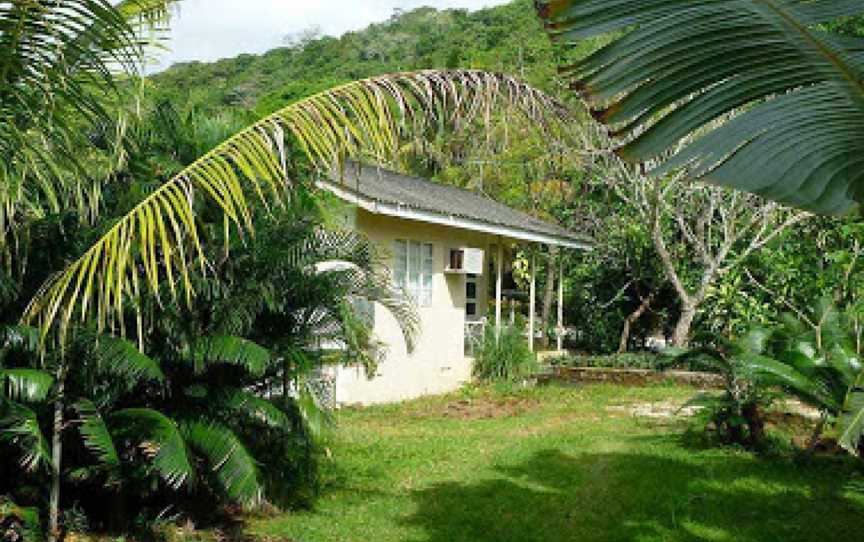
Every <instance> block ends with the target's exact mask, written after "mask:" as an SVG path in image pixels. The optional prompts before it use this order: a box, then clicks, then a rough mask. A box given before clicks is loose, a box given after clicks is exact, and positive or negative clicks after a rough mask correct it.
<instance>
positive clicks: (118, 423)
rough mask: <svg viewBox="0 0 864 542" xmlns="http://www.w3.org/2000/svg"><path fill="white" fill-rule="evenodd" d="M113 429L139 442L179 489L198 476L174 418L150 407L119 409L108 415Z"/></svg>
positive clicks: (113, 432)
mask: <svg viewBox="0 0 864 542" xmlns="http://www.w3.org/2000/svg"><path fill="white" fill-rule="evenodd" d="M108 424H109V427H110V428H111V433H112V434H114V435H116V436H118V437H123V438H127V439H129V440H131V441H132V442H136V443H137V444H138V446H139V447H140V449H141V450H142V451H143V452H144V453H145V454H146V455H147V456H148V457H149V458H150V459H151V460H152V462H153V467H154V468H155V469H156V471H157V472H158V473H159V475H160V476H161V477H162V479H163V480H165V483H166V484H168V486H170V487H172V488H174V489H177V488H179V487H181V486H183V485H184V484H186V483H188V482H190V481H191V480H192V479H193V478H194V470H193V467H192V464H191V463H190V462H189V455H188V453H187V451H186V442H185V441H184V440H183V436H182V435H181V434H180V430H179V428H178V427H177V424H176V423H174V420H172V419H170V418H168V417H167V416H165V415H164V414H162V413H161V412H158V411H156V410H152V409H148V408H130V409H126V410H119V411H117V412H115V413H113V414H111V415H110V416H109V418H108Z"/></svg>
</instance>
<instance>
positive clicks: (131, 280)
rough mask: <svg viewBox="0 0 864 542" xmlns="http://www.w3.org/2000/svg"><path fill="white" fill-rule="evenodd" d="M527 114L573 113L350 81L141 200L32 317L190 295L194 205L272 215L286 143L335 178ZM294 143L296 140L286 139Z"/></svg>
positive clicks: (459, 76) (508, 90)
mask: <svg viewBox="0 0 864 542" xmlns="http://www.w3.org/2000/svg"><path fill="white" fill-rule="evenodd" d="M493 108H494V109H504V108H510V109H515V110H519V111H521V112H522V113H523V114H525V115H527V116H528V117H530V118H531V119H534V120H536V121H537V123H539V124H540V125H548V124H549V123H551V122H553V121H555V120H558V119H559V118H561V117H562V116H563V115H564V110H563V108H562V107H561V106H560V105H559V104H557V103H556V102H555V101H553V100H552V99H551V98H550V97H548V96H546V95H545V94H543V93H541V92H539V91H537V90H536V89H533V88H531V87H529V86H527V85H525V84H523V83H521V82H519V81H518V80H516V79H514V78H512V77H510V76H506V75H501V74H494V73H485V72H478V71H471V70H454V71H420V72H411V73H401V74H394V75H384V76H379V77H373V78H370V79H364V80H361V81H356V82H353V83H348V84H346V85H342V86H339V87H336V88H333V89H331V90H328V91H325V92H322V93H319V94H316V95H314V96H311V97H309V98H306V99H303V100H300V101H298V102H295V103H293V104H291V105H289V106H287V107H285V108H283V109H281V110H279V111H276V112H275V113H273V114H272V115H270V116H268V117H266V118H264V119H262V120H260V121H258V122H256V123H255V124H253V125H251V126H249V127H248V128H246V129H244V130H242V131H241V132H239V133H237V134H236V135H234V136H233V137H231V138H229V139H228V140H226V141H225V142H224V143H222V144H220V145H219V146H217V147H216V148H214V149H213V150H211V151H210V152H208V153H207V154H205V155H204V156H202V157H201V158H200V159H199V160H197V161H196V162H194V163H193V164H191V165H190V166H188V167H187V168H186V169H184V170H182V171H181V172H180V173H178V174H177V175H176V176H175V177H174V178H172V179H171V180H169V181H168V182H166V183H165V184H163V185H162V186H161V187H160V188H159V189H158V190H156V191H154V192H153V193H152V194H150V195H149V196H148V197H147V198H145V199H144V200H143V201H141V203H140V204H139V205H137V206H136V207H135V208H134V209H132V211H130V213H129V214H127V215H126V216H124V217H123V218H121V219H120V220H119V221H117V223H116V224H115V225H114V226H113V227H112V228H111V229H110V230H109V231H108V232H107V233H106V234H105V235H104V236H103V237H102V238H101V239H99V240H98V241H97V242H96V243H95V244H94V245H93V246H92V247H91V248H90V249H89V250H87V252H85V253H84V255H82V256H81V257H80V258H79V259H78V260H77V261H75V262H73V263H72V264H71V265H69V266H68V267H67V268H66V269H65V270H64V271H63V272H61V273H59V274H58V275H56V276H55V277H54V278H53V279H52V280H51V281H49V282H48V283H47V284H46V285H44V287H43V289H42V290H41V292H40V293H39V295H37V296H36V297H35V298H34V300H33V301H32V302H31V304H30V306H29V308H28V310H27V311H26V314H25V316H24V322H38V324H39V325H40V326H41V328H42V329H43V332H44V333H47V331H48V330H49V329H50V328H51V327H52V326H53V325H54V324H55V323H59V329H60V331H61V334H63V333H64V332H65V330H66V328H67V327H68V325H69V323H70V321H71V320H72V319H73V317H74V315H75V314H76V309H77V314H79V317H80V318H82V319H83V318H86V317H87V316H88V315H89V314H91V312H93V313H95V316H96V319H97V322H98V324H99V326H100V329H104V328H105V326H110V327H114V326H115V324H116V323H117V322H118V321H119V318H120V316H121V315H122V314H123V311H124V308H126V307H127V306H128V304H129V302H128V298H129V297H135V296H136V295H137V294H138V293H140V292H141V291H142V290H143V289H149V290H150V291H151V292H153V293H154V294H156V295H158V292H159V284H160V283H161V282H162V281H163V280H164V281H166V282H167V284H168V286H169V288H170V291H171V295H172V297H177V296H178V292H177V291H178V290H182V291H183V293H184V294H185V296H186V299H187V302H188V301H189V300H190V299H191V296H192V295H193V291H192V290H193V288H192V285H191V282H190V279H189V273H190V269H191V268H192V267H193V266H198V267H200V269H201V271H202V272H203V271H205V270H206V261H205V257H204V254H203V249H202V246H201V240H200V237H201V236H200V235H199V227H198V225H197V224H196V220H195V213H196V209H195V205H196V202H199V201H202V200H207V201H210V202H213V203H215V204H216V205H218V207H219V208H221V210H222V211H223V212H224V220H225V228H226V229H231V228H232V227H233V228H236V229H238V230H240V231H247V232H248V231H251V230H252V211H251V202H250V198H253V199H256V200H258V201H260V202H262V203H263V204H264V205H265V206H267V207H269V208H274V207H279V206H280V205H282V204H283V203H284V202H285V201H286V198H288V197H289V195H290V190H291V180H290V179H288V178H287V176H288V172H287V168H286V160H287V154H286V145H287V144H290V143H296V145H298V146H299V147H300V148H301V149H302V150H303V151H304V152H305V154H306V155H307V156H308V158H309V159H310V161H311V162H312V163H313V164H314V165H315V166H317V167H319V168H321V169H322V170H323V171H327V172H329V171H330V170H331V168H332V167H333V165H334V164H341V163H342V162H343V160H344V157H346V156H361V155H362V156H366V157H369V158H371V159H374V160H376V161H379V162H385V161H387V160H388V158H389V157H391V156H393V155H394V153H395V152H396V150H398V147H399V143H400V141H401V140H404V139H406V138H411V137H415V138H416V137H422V136H423V135H425V134H427V133H428V132H430V131H434V130H437V129H438V128H439V127H440V126H442V125H454V126H460V125H463V124H465V123H468V122H469V121H470V120H471V119H474V118H477V117H478V115H482V114H484V113H486V112H488V111H490V110H492V109H493ZM286 136H290V137H286Z"/></svg>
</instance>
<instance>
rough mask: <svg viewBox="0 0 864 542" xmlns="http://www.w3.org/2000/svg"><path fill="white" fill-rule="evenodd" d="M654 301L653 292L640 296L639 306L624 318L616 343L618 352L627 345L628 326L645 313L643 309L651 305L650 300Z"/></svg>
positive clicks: (628, 338)
mask: <svg viewBox="0 0 864 542" xmlns="http://www.w3.org/2000/svg"><path fill="white" fill-rule="evenodd" d="M652 301H654V293H653V292H652V293H651V294H650V295H648V296H647V297H643V298H642V303H641V304H640V305H639V307H637V308H636V310H635V311H633V312H631V313H630V315H629V316H627V318H625V319H624V328H623V329H621V340H620V341H619V343H618V353H619V354H623V353H625V352H626V351H627V345H628V343H629V342H630V328H631V327H632V326H633V324H635V323H636V321H637V320H639V318H641V317H642V315H643V314H645V311H647V310H648V308H649V307H650V306H651V302H652Z"/></svg>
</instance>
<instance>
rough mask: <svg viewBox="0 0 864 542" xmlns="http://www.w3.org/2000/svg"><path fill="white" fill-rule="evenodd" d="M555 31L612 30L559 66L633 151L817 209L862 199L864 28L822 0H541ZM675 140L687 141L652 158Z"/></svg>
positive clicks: (863, 7) (845, 7) (593, 33)
mask: <svg viewBox="0 0 864 542" xmlns="http://www.w3.org/2000/svg"><path fill="white" fill-rule="evenodd" d="M538 7H539V11H540V14H541V17H543V18H544V19H545V21H546V24H547V28H548V29H549V32H550V34H551V35H552V37H553V38H555V39H556V40H558V41H562V42H575V41H577V40H585V39H594V38H598V37H608V36H611V42H610V43H609V44H608V45H606V46H604V47H602V48H601V49H599V50H598V51H597V52H595V53H594V54H592V55H590V56H589V57H587V58H585V59H583V60H581V61H579V62H577V63H576V64H575V65H574V66H571V67H569V68H567V69H566V70H567V71H568V72H569V73H571V74H572V75H573V76H574V77H575V79H576V81H575V82H574V88H576V89H577V90H579V91H580V92H581V93H582V95H583V96H584V97H585V98H586V99H587V101H588V103H589V105H590V106H591V107H592V108H593V109H594V111H593V113H594V115H595V117H596V118H597V119H599V120H600V121H601V122H603V123H605V124H607V125H609V126H610V127H611V129H612V130H613V131H612V133H613V136H614V137H615V138H616V139H617V141H618V143H620V144H621V147H620V148H619V149H618V152H619V154H620V155H621V156H623V157H624V158H625V159H627V160H628V161H631V162H638V163H647V164H649V165H651V164H653V165H656V164H657V163H658V162H660V163H662V165H660V166H659V167H656V168H655V169H654V173H655V174H658V175H660V174H663V173H665V172H668V171H670V170H671V169H676V168H679V167H681V166H688V167H689V170H690V171H689V172H690V174H691V175H692V177H694V178H696V179H701V180H705V181H708V182H711V183H715V184H719V185H723V186H729V187H732V188H737V189H741V190H745V191H748V192H752V193H755V194H759V195H762V196H764V197H766V198H768V199H772V200H775V201H778V202H781V203H785V204H789V205H792V206H796V207H800V208H803V209H807V210H810V211H814V212H818V213H824V214H840V213H845V212H848V211H850V210H851V209H852V208H853V207H856V206H857V205H858V203H859V202H861V201H864V129H862V128H864V55H862V51H864V40H862V39H860V38H851V37H841V36H838V35H833V34H829V33H827V32H825V31H823V30H822V27H821V26H820V24H821V23H827V22H830V21H833V20H835V19H837V18H839V17H843V16H850V15H856V14H861V13H864V3H862V2H858V1H850V2H836V1H831V0H814V1H810V2H801V1H798V0H772V1H770V2H754V1H752V0H729V1H722V2H718V1H716V0H696V1H694V0H613V1H610V0H540V1H539V2H538ZM682 140H684V141H685V142H689V143H688V144H685V145H684V147H683V150H681V151H680V152H678V153H677V154H676V155H675V156H674V157H672V158H671V159H669V160H666V161H665V162H663V160H664V158H665V157H666V156H667V155H668V153H669V152H671V151H672V150H674V149H675V148H676V147H678V146H679V145H680V144H681V142H682Z"/></svg>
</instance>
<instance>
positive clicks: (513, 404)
mask: <svg viewBox="0 0 864 542" xmlns="http://www.w3.org/2000/svg"><path fill="white" fill-rule="evenodd" d="M536 406H537V401H536V400H534V399H526V398H519V397H512V398H507V399H495V400H492V399H485V398H479V399H462V400H460V401H452V402H450V403H447V404H446V405H444V407H443V409H442V412H441V413H440V416H442V417H444V418H457V419H460V420H484V419H497V418H511V417H513V416H519V415H520V414H523V413H525V412H527V411H529V410H531V409H533V408H535V407H536Z"/></svg>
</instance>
